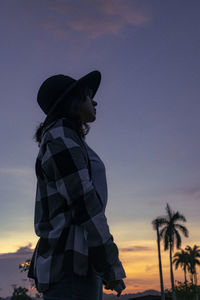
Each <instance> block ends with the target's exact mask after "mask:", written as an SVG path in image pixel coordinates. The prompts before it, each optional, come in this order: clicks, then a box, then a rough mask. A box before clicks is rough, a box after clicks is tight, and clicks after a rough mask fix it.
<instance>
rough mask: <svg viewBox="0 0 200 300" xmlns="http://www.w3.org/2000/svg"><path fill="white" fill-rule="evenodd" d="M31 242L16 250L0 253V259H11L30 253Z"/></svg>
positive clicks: (31, 251) (31, 250)
mask: <svg viewBox="0 0 200 300" xmlns="http://www.w3.org/2000/svg"><path fill="white" fill-rule="evenodd" d="M31 246H32V243H29V244H28V245H27V246H24V247H20V248H19V249H18V250H17V251H16V252H8V253H2V254H0V259H13V258H19V257H21V256H24V255H31V254H32V253H33V249H31Z"/></svg>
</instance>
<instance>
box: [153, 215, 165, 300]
mask: <svg viewBox="0 0 200 300" xmlns="http://www.w3.org/2000/svg"><path fill="white" fill-rule="evenodd" d="M164 221H165V220H164V219H163V218H160V217H158V218H156V219H154V220H153V221H152V225H153V229H154V230H156V233H157V246H158V262H159V273H160V289H161V300H165V292H164V283H163V274H162V261H161V252H160V233H159V228H160V227H161V226H162V224H163V222H164Z"/></svg>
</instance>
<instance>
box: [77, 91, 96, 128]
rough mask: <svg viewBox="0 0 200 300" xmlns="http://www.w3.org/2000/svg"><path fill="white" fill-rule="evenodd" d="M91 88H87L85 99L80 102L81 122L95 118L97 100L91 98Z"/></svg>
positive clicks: (91, 120)
mask: <svg viewBox="0 0 200 300" xmlns="http://www.w3.org/2000/svg"><path fill="white" fill-rule="evenodd" d="M92 94H93V92H92V90H91V89H89V90H88V91H87V93H86V100H85V101H84V102H81V103H80V116H81V120H82V122H88V123H89V122H94V121H95V120H96V109H95V106H96V105H97V102H96V101H94V100H93V99H92Z"/></svg>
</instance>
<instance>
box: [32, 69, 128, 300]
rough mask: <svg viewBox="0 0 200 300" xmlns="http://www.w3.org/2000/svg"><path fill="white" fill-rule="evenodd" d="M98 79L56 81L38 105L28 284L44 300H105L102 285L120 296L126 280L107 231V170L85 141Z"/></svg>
mask: <svg viewBox="0 0 200 300" xmlns="http://www.w3.org/2000/svg"><path fill="white" fill-rule="evenodd" d="M100 81H101V74H100V72H99V71H93V72H90V73H88V74H87V75H85V76H83V77H82V78H80V79H79V80H75V79H73V78H71V77H69V76H66V75H54V76H52V77H50V78H48V79H47V80H45V81H44V82H43V84H42V85H41V87H40V89H39V91H38V96H37V101H38V104H39V106H40V107H41V109H42V110H43V111H44V113H45V114H46V115H47V116H46V119H45V121H44V123H41V124H40V126H39V128H37V131H36V134H35V138H36V141H37V142H38V144H39V147H40V149H39V153H38V156H37V159H36V164H35V170H36V176H37V190H36V201H35V219H34V226H35V232H36V234H37V235H38V236H39V237H40V238H39V240H38V243H37V245H36V248H35V250H34V253H33V256H32V259H31V265H30V268H29V272H28V277H29V278H33V279H34V280H35V284H36V287H37V290H38V291H39V292H42V293H43V298H44V300H50V299H52V298H53V299H55V300H57V299H58V300H71V299H73V300H84V299H85V300H86V299H87V300H101V299H102V294H103V292H102V284H105V288H106V289H111V290H115V291H117V293H118V296H120V294H121V292H122V290H123V289H124V288H125V284H124V282H123V279H122V278H125V277H126V274H125V271H124V268H123V266H122V264H121V262H120V260H119V257H118V248H117V245H116V244H115V243H114V240H113V236H112V235H111V233H110V231H109V226H108V224H107V219H106V216H105V208H106V203H107V183H106V173H105V166H104V164H103V162H102V160H101V159H100V157H99V156H98V155H97V154H96V153H95V152H94V151H93V150H92V149H91V148H90V147H89V146H88V145H87V143H86V142H85V136H86V134H87V133H88V132H89V129H90V126H89V125H88V124H87V122H94V121H95V119H96V109H95V107H96V105H97V102H96V101H95V100H94V99H93V98H94V96H95V94H96V92H97V89H98V87H99V84H100Z"/></svg>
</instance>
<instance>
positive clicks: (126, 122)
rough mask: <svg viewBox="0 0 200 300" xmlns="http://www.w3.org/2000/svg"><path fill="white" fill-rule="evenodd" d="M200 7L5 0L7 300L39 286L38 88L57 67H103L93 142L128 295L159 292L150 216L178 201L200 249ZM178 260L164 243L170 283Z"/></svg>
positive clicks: (70, 71)
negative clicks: (33, 275)
mask: <svg viewBox="0 0 200 300" xmlns="http://www.w3.org/2000/svg"><path fill="white" fill-rule="evenodd" d="M199 12H200V1H199V0H165V1H161V0H84V1H83V0H42V1H40V0H37V1H36V0H1V1H0V40H1V50H0V60H1V68H0V78H1V87H0V99H1V100H0V101H1V102H0V103H1V109H0V115H1V116H0V136H1V163H0V190H1V199H0V297H1V296H2V297H5V296H9V295H11V293H12V291H13V288H12V285H13V284H16V285H17V286H18V285H22V286H26V287H28V286H29V281H28V280H26V278H27V277H26V274H25V273H20V270H19V269H18V265H19V263H22V262H24V261H25V260H26V259H28V258H31V256H32V251H33V249H34V248H35V245H36V243H37V240H38V238H39V237H38V236H37V235H36V234H35V231H34V206H35V190H36V176H35V171H34V164H35V159H36V157H37V154H38V149H39V148H38V146H37V144H36V143H35V142H34V140H33V135H34V131H35V128H36V126H38V125H39V123H40V122H42V121H43V120H44V118H45V115H44V113H43V112H42V111H41V109H40V108H39V106H38V104H37V101H36V95H37V91H38V89H39V87H40V85H41V83H42V82H43V81H44V80H45V79H46V78H47V77H49V76H51V75H54V74H66V75H69V76H71V77H74V78H75V79H78V78H80V77H82V76H84V75H85V74H87V73H88V72H90V71H93V70H99V71H100V72H101V74H102V81H101V85H100V87H99V90H98V92H97V94H96V97H95V100H96V101H97V103H98V105H97V116H96V121H95V122H94V123H90V126H91V129H90V132H89V134H88V135H87V137H86V142H87V143H88V145H89V146H90V147H91V148H92V149H93V150H95V151H96V153H97V154H98V155H99V156H100V157H101V159H102V160H103V162H104V164H105V167H106V175H107V182H108V205H107V209H106V216H107V220H108V224H109V227H110V231H111V233H112V235H113V237H114V240H115V242H116V244H117V245H118V248H119V256H120V260H121V261H122V263H123V265H124V268H125V271H126V274H127V278H125V280H124V282H125V284H126V286H127V288H126V290H125V291H123V294H124V293H136V292H141V291H144V290H146V289H157V290H159V272H158V257H157V245H156V232H155V231H154V230H153V228H152V225H151V221H152V220H153V219H154V218H156V217H157V216H160V215H163V214H165V207H166V204H167V203H169V205H170V206H171V208H172V209H173V210H174V211H177V210H178V211H179V212H180V213H182V214H183V215H184V216H185V217H186V219H187V223H185V224H184V225H185V226H186V227H187V228H188V230H189V238H184V237H183V239H182V247H183V248H184V247H185V246H186V245H190V246H193V245H194V244H197V245H200V234H199V227H200V218H199V215H200V180H199V179H200V155H199V153H200V138H199V133H200V117H199V116H200V19H199ZM168 256H169V253H168V252H164V250H163V245H162V259H163V273H164V283H165V288H169V287H170V277H169V258H168ZM199 271H200V269H199V270H198V272H199ZM199 273H200V272H199ZM199 276H200V275H199ZM183 278H184V277H183V271H181V270H178V271H175V279H176V280H182V281H183ZM106 292H107V291H106Z"/></svg>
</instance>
